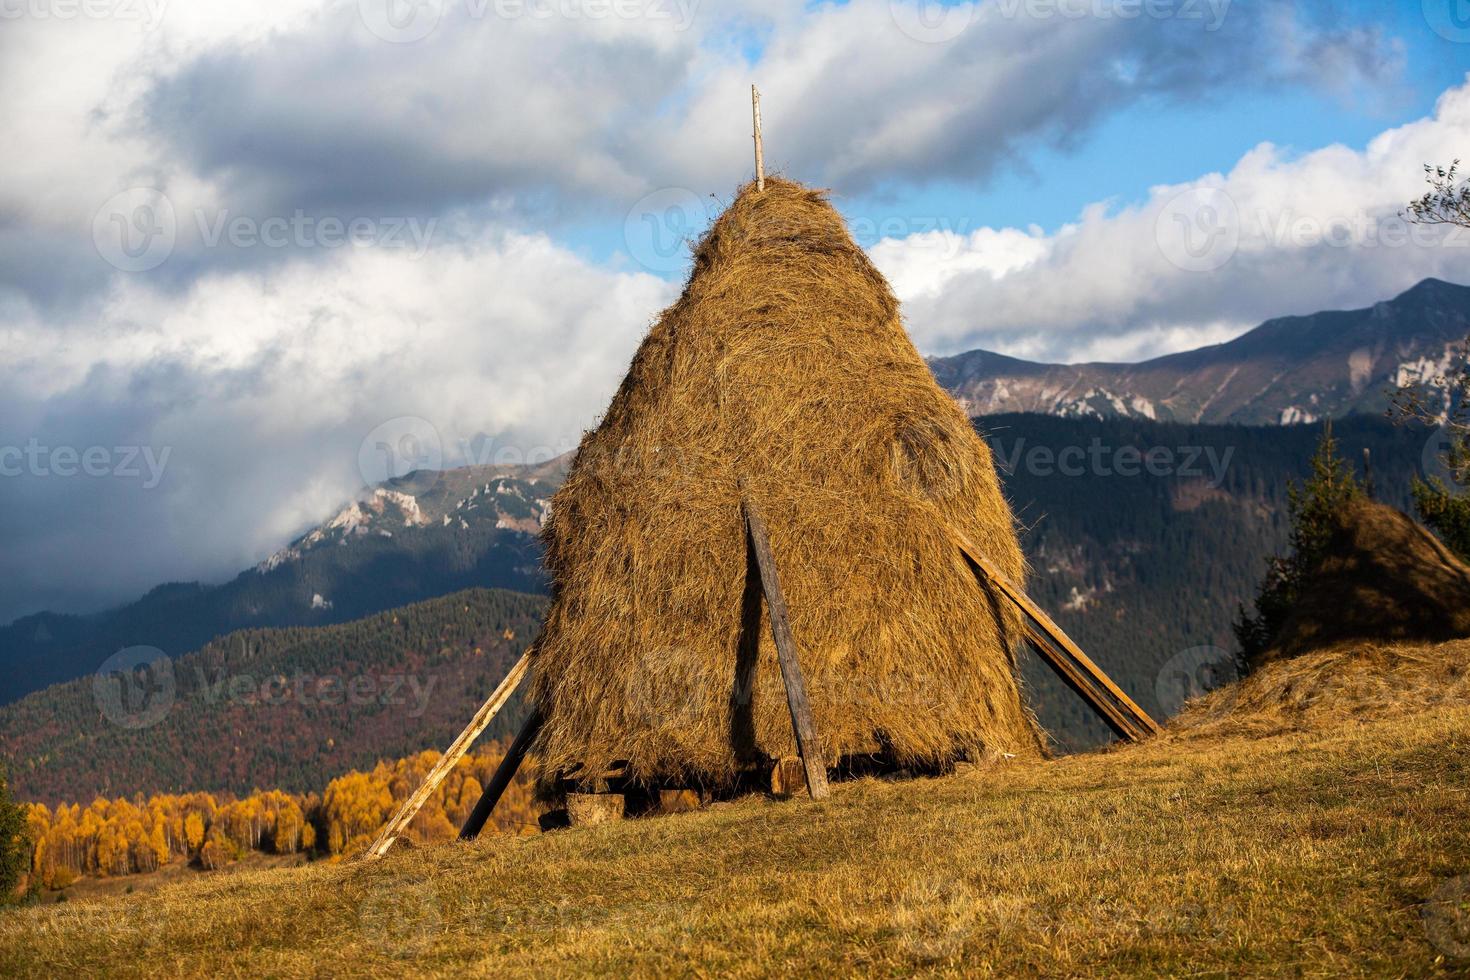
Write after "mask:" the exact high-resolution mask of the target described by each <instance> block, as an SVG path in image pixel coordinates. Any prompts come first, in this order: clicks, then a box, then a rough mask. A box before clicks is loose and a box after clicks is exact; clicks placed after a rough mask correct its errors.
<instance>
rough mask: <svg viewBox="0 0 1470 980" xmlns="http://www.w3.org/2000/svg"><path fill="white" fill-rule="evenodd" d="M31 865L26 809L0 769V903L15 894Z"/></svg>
mask: <svg viewBox="0 0 1470 980" xmlns="http://www.w3.org/2000/svg"><path fill="white" fill-rule="evenodd" d="M30 864H31V842H30V837H29V835H28V834H27V833H26V816H25V811H24V810H22V809H21V807H20V805H19V804H17V803H16V802H15V801H13V800H12V799H11V798H10V782H9V780H8V779H6V777H5V772H4V771H3V770H0V904H3V903H5V902H7V901H9V900H10V899H11V898H12V897H13V896H14V894H15V890H16V888H18V887H19V885H20V881H21V878H22V876H24V875H25V873H26V871H27V870H29V868H30Z"/></svg>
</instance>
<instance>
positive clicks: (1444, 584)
mask: <svg viewBox="0 0 1470 980" xmlns="http://www.w3.org/2000/svg"><path fill="white" fill-rule="evenodd" d="M1464 636H1470V568H1467V567H1466V566H1465V565H1464V564H1463V563H1462V562H1460V561H1459V560H1458V559H1457V558H1456V557H1455V556H1454V555H1453V554H1452V553H1451V552H1450V551H1449V549H1447V548H1446V547H1445V546H1444V544H1443V543H1441V542H1440V541H1439V539H1438V538H1436V537H1434V535H1432V534H1430V533H1429V532H1428V531H1426V530H1425V529H1424V528H1422V527H1420V526H1419V525H1418V524H1416V523H1415V522H1414V521H1413V520H1412V519H1411V518H1410V517H1409V516H1408V515H1406V514H1404V513H1402V512H1401V511H1398V510H1395V509H1394V508H1392V507H1387V506H1385V505H1383V504H1377V503H1372V502H1369V501H1361V502H1359V503H1355V504H1353V505H1351V506H1349V507H1346V508H1344V509H1343V511H1342V512H1341V513H1339V514H1338V515H1337V518H1336V522H1335V527H1334V528H1333V531H1332V535H1331V538H1330V539H1329V541H1328V545H1327V550H1326V557H1325V558H1324V559H1323V561H1322V564H1321V566H1320V567H1319V569H1318V571H1317V573H1316V574H1315V575H1313V576H1312V578H1311V580H1310V581H1309V582H1308V583H1307V584H1306V586H1305V587H1304V589H1303V591H1302V595H1301V596H1300V598H1299V599H1298V600H1297V605H1296V606H1295V607H1294V608H1293V609H1292V612H1291V614H1290V615H1289V616H1288V618H1287V620H1286V622H1285V623H1283V624H1282V628H1281V631H1280V633H1279V634H1278V636H1277V637H1276V640H1275V642H1274V643H1273V645H1272V648H1271V649H1270V650H1268V651H1267V652H1266V653H1265V654H1264V655H1263V656H1262V660H1273V659H1281V658H1286V657H1293V656H1298V655H1300V654H1302V653H1305V652H1307V651H1309V650H1316V649H1320V648H1322V647H1326V646H1330V645H1333V644H1338V643H1342V642H1345V641H1352V640H1365V641H1375V642H1384V643H1387V642H1391V641H1405V640H1426V641H1441V640H1450V639H1455V638H1458V637H1464Z"/></svg>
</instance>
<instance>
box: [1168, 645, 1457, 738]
mask: <svg viewBox="0 0 1470 980" xmlns="http://www.w3.org/2000/svg"><path fill="white" fill-rule="evenodd" d="M1445 704H1470V640H1454V641H1451V642H1449V643H1439V644H1413V643H1397V644H1378V643H1361V642H1354V643H1344V644H1338V645H1335V646H1332V647H1329V648H1327V649H1323V650H1314V651H1312V652H1309V653H1305V654H1302V655H1300V656H1297V657H1292V658H1288V659H1282V660H1274V661H1271V662H1269V663H1265V664H1263V665H1262V666H1261V667H1260V668H1258V669H1257V670H1255V671H1254V672H1252V673H1251V674H1248V675H1247V676H1246V677H1245V678H1244V679H1243V680H1241V681H1239V682H1237V683H1235V684H1231V685H1230V686H1228V687H1225V688H1221V689H1220V690H1218V691H1213V692H1211V693H1210V694H1208V695H1206V696H1204V697H1202V698H1198V699H1196V700H1194V701H1192V702H1190V703H1189V704H1188V705H1187V706H1186V707H1185V709H1184V710H1183V711H1181V712H1180V713H1179V714H1178V715H1176V716H1175V717H1174V718H1173V719H1171V720H1170V722H1169V727H1168V729H1167V731H1168V733H1169V735H1170V736H1177V737H1183V738H1197V737H1201V736H1215V735H1227V736H1228V735H1253V736H1267V735H1276V734H1279V733H1281V732H1285V731H1299V730H1311V729H1318V728H1326V727H1331V726H1334V725H1340V724H1342V723H1344V722H1348V721H1359V722H1362V721H1370V720H1372V719H1375V718H1386V717H1392V716H1395V715H1402V714H1412V713H1415V712H1419V711H1424V710H1428V709H1430V708H1433V707H1436V706H1438V705H1445Z"/></svg>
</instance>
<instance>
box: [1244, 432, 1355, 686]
mask: <svg viewBox="0 0 1470 980" xmlns="http://www.w3.org/2000/svg"><path fill="white" fill-rule="evenodd" d="M1311 466H1312V472H1311V476H1310V477H1308V478H1307V481H1306V482H1305V483H1304V484H1300V485H1299V484H1297V483H1296V482H1295V481H1293V482H1292V484H1291V485H1290V486H1289V487H1288V489H1287V514H1288V515H1289V517H1290V520H1291V538H1290V542H1289V547H1288V552H1287V554H1286V555H1285V556H1284V557H1276V558H1272V559H1271V561H1270V562H1269V564H1268V565H1267V568H1266V577H1265V580H1264V581H1263V582H1262V583H1261V588H1260V591H1259V592H1258V593H1257V594H1256V602H1255V608H1256V611H1255V615H1254V616H1251V615H1250V614H1248V613H1247V612H1246V609H1245V606H1244V605H1241V606H1240V607H1239V613H1238V615H1237V618H1236V621H1235V638H1236V640H1237V641H1238V642H1239V643H1240V648H1241V651H1240V665H1239V666H1240V668H1241V671H1242V673H1244V672H1245V671H1246V670H1248V669H1249V668H1250V667H1251V666H1252V665H1254V664H1255V662H1256V661H1257V660H1258V659H1259V657H1260V655H1261V654H1263V653H1265V652H1266V650H1268V649H1269V648H1270V646H1271V641H1272V640H1274V639H1275V638H1276V634H1277V633H1278V632H1279V631H1280V629H1281V625H1282V623H1284V622H1285V621H1286V617H1287V615H1288V614H1290V612H1291V609H1292V607H1293V606H1295V605H1296V602H1297V598H1298V597H1299V596H1300V595H1301V587H1302V584H1303V583H1304V582H1305V581H1307V580H1308V579H1309V578H1310V577H1311V576H1312V575H1313V574H1314V573H1315V572H1316V570H1317V566H1318V565H1319V564H1321V562H1322V557H1323V553H1324V551H1325V550H1326V547H1327V541H1328V539H1329V538H1330V537H1331V535H1332V528H1333V523H1334V518H1335V517H1336V515H1337V514H1338V513H1339V512H1340V511H1341V510H1342V509H1343V507H1345V506H1346V505H1347V504H1349V503H1351V502H1352V501H1354V500H1356V499H1358V498H1360V497H1362V496H1363V485H1362V484H1361V483H1360V482H1359V481H1358V478H1357V476H1356V474H1354V473H1353V470H1352V467H1351V466H1350V465H1349V464H1348V462H1347V461H1346V460H1344V459H1343V458H1342V457H1340V456H1339V455H1338V454H1337V439H1336V438H1334V437H1333V435H1332V422H1331V421H1330V420H1329V421H1328V422H1327V423H1326V424H1325V426H1324V427H1323V430H1322V439H1321V440H1320V441H1319V442H1318V443H1317V451H1316V452H1315V453H1314V454H1313V455H1312V464H1311Z"/></svg>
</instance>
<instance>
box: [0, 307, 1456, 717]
mask: <svg viewBox="0 0 1470 980" xmlns="http://www.w3.org/2000/svg"><path fill="white" fill-rule="evenodd" d="M1467 331H1470V288H1466V287H1462V286H1455V285H1451V284H1449V283H1445V282H1441V281H1438V280H1426V281H1424V282H1422V283H1420V284H1419V285H1418V286H1416V287H1414V288H1413V289H1410V290H1409V291H1407V292H1405V293H1403V294H1402V295H1400V296H1398V297H1396V298H1395V299H1393V300H1390V301H1388V302H1386V303H1380V304H1378V305H1377V306H1375V307H1373V308H1371V309H1368V310H1357V311H1350V312H1341V313H1320V314H1316V315H1314V316H1309V317H1292V318H1285V319H1281V320H1273V321H1270V322H1268V323H1266V324H1263V325H1261V326H1260V327H1258V328H1257V329H1255V330H1253V331H1251V332H1250V333H1248V334H1246V335H1244V336H1243V337H1241V338H1239V339H1238V340H1236V341H1232V342H1230V343H1227V344H1221V345H1218V346H1215V347H1208V348H1202V349H1201V350H1198V351H1191V352H1188V353H1185V354H1178V355H1171V356H1170V357H1165V358H1159V359H1156V360H1154V361H1149V362H1145V363H1143V364H1139V365H1097V364H1094V365H1074V366H1063V365H1035V364H1027V363H1026V362H1023V361H1018V360H1015V359H1010V358H1001V357H999V355H993V354H988V353H985V352H979V351H977V352H972V353H970V354H964V355H960V356H958V357H954V358H944V359H938V360H934V361H931V364H932V365H933V369H934V372H935V375H936V377H937V378H939V380H940V381H941V382H942V383H943V384H945V385H946V387H948V388H949V389H950V390H951V391H952V392H953V393H954V394H955V395H956V397H957V398H959V399H960V400H961V401H962V402H964V403H965V404H966V405H968V406H969V407H970V408H971V409H972V411H975V412H981V411H983V412H985V413H986V414H987V415H988V417H987V418H985V419H982V420H980V422H979V424H980V426H981V428H982V430H984V431H986V432H987V433H988V435H989V437H990V439H991V440H992V445H993V446H994V447H995V448H996V450H997V458H998V460H999V461H1000V466H1001V469H1002V471H1003V473H1002V479H1003V481H1004V482H1005V485H1006V490H1007V493H1008V495H1009V497H1010V499H1011V500H1012V502H1013V504H1014V506H1015V508H1016V510H1017V513H1018V515H1019V517H1020V518H1021V520H1022V521H1023V522H1024V523H1025V525H1026V528H1027V530H1026V533H1025V535H1024V538H1023V543H1024V545H1025V547H1026V550H1027V553H1028V555H1029V556H1030V558H1031V560H1032V563H1033V565H1034V567H1036V568H1037V570H1038V572H1039V573H1040V574H1038V576H1037V577H1036V579H1035V580H1034V582H1033V586H1032V588H1033V591H1034V592H1035V594H1036V595H1037V597H1038V598H1040V599H1043V600H1044V601H1045V602H1046V603H1047V604H1048V608H1052V609H1055V610H1056V615H1057V617H1058V618H1060V619H1062V620H1063V621H1064V625H1066V626H1068V628H1069V629H1076V630H1077V631H1078V632H1079V638H1081V639H1085V640H1086V641H1087V642H1089V643H1091V644H1093V646H1094V647H1096V648H1097V653H1098V656H1099V657H1100V658H1102V659H1106V658H1108V657H1111V656H1114V653H1113V651H1114V650H1116V651H1117V653H1116V655H1117V656H1119V657H1123V658H1125V659H1126V658H1128V657H1130V656H1132V657H1133V658H1134V659H1137V660H1138V670H1139V671H1141V673H1140V675H1139V678H1140V680H1141V681H1143V682H1147V683H1151V681H1148V677H1147V674H1148V670H1149V669H1150V667H1151V666H1152V665H1154V664H1155V661H1156V658H1157V657H1159V656H1162V655H1163V654H1164V653H1166V652H1168V651H1170V650H1177V649H1179V647H1178V644H1179V643H1180V642H1184V641H1185V640H1192V639H1196V638H1197V639H1199V640H1200V642H1203V643H1208V644H1213V645H1216V646H1225V645H1228V644H1229V643H1230V642H1231V637H1230V633H1229V614H1230V612H1231V611H1233V609H1234V604H1235V603H1236V602H1239V601H1242V600H1245V599H1246V598H1248V596H1249V594H1250V593H1251V591H1252V590H1253V588H1254V585H1255V582H1256V580H1257V579H1258V578H1259V574H1260V571H1261V569H1262V568H1263V567H1264V562H1265V559H1266V557H1267V555H1269V554H1270V553H1271V552H1272V551H1273V550H1274V549H1276V548H1279V547H1280V546H1281V543H1282V542H1283V541H1284V537H1285V524H1284V505H1285V486H1286V482H1287V480H1288V479H1291V478H1299V477H1300V476H1301V475H1302V473H1303V470H1304V467H1305V462H1306V459H1307V456H1308V455H1309V454H1310V451H1311V448H1312V445H1313V443H1314V442H1315V440H1316V438H1317V432H1316V428H1315V427H1311V426H1302V425H1286V426H1282V425H1280V423H1281V422H1283V421H1286V422H1304V421H1307V420H1308V419H1309V418H1312V417H1315V416H1317V415H1319V414H1320V415H1322V416H1349V415H1353V414H1354V413H1358V414H1362V413H1365V412H1371V413H1380V411H1381V408H1382V406H1383V404H1384V400H1385V398H1386V396H1385V394H1384V389H1385V388H1386V387H1387V386H1388V385H1390V384H1392V383H1394V382H1395V381H1397V380H1403V379H1406V378H1408V377H1412V376H1418V375H1420V374H1422V373H1424V372H1426V371H1431V370H1434V369H1435V368H1436V367H1437V366H1439V365H1441V364H1443V363H1444V362H1445V358H1446V357H1447V356H1448V353H1447V352H1449V351H1451V350H1452V347H1453V344H1454V343H1456V342H1457V341H1458V340H1460V339H1462V338H1463V336H1464V334H1465V333H1466V332H1467ZM1023 393H1024V397H1023ZM1001 408H1006V409H1010V410H1015V411H1017V412H1018V413H1022V414H1015V415H1010V416H1001V415H999V414H997V413H998V411H999V410H1000V409H1001ZM1036 413H1043V414H1036ZM1045 416H1051V417H1049V418H1048V417H1045ZM1151 416H1152V417H1151ZM1181 418H1183V419H1187V420H1188V422H1189V424H1183V423H1180V422H1179V421H1178V420H1179V419H1181ZM1200 419H1203V420H1204V421H1206V422H1229V423H1232V424H1231V425H1225V426H1220V425H1200V424H1198V420H1200ZM1241 423H1254V424H1253V425H1250V426H1247V427H1241V425H1240V424H1241ZM1340 435H1342V436H1343V437H1344V440H1345V445H1347V448H1349V449H1350V450H1352V451H1353V453H1354V454H1356V453H1358V452H1359V451H1360V450H1361V449H1362V448H1372V452H1373V459H1374V461H1375V464H1376V469H1377V470H1378V473H1379V474H1380V479H1379V483H1380V493H1381V494H1382V495H1384V497H1385V499H1387V500H1389V501H1390V502H1394V503H1398V504H1400V505H1403V504H1405V503H1406V501H1407V488H1408V482H1409V479H1410V478H1411V477H1412V476H1413V475H1414V474H1415V473H1417V472H1418V471H1419V469H1420V466H1421V464H1422V460H1423V458H1424V446H1425V442H1426V437H1425V434H1424V433H1420V432H1417V431H1414V430H1407V429H1395V428H1393V427H1391V426H1389V425H1388V424H1387V423H1385V422H1382V421H1381V419H1378V420H1375V419H1371V418H1369V419H1359V420H1356V421H1353V422H1351V423H1350V424H1347V425H1346V426H1345V427H1343V428H1341V429H1340ZM1349 440H1350V441H1351V444H1350V445H1348V442H1349ZM1095 445H1098V446H1103V447H1105V448H1106V450H1107V451H1108V452H1111V453H1117V452H1119V451H1123V450H1126V449H1127V448H1128V447H1132V448H1133V449H1135V450H1137V451H1140V452H1143V451H1147V450H1149V449H1153V448H1160V447H1163V448H1169V449H1171V450H1173V451H1178V457H1177V460H1176V461H1177V462H1178V463H1180V464H1184V463H1186V462H1191V461H1190V459H1189V454H1190V453H1196V454H1203V453H1204V451H1205V450H1209V451H1210V452H1213V453H1214V454H1215V456H1214V462H1215V463H1216V464H1219V468H1220V472H1219V473H1212V471H1211V469H1210V467H1209V466H1208V465H1206V464H1207V463H1209V459H1207V458H1206V457H1204V456H1202V455H1201V456H1198V457H1197V458H1195V459H1193V460H1192V463H1193V469H1192V470H1191V467H1190V466H1186V465H1180V466H1177V467H1176V468H1175V470H1173V471H1171V472H1169V473H1168V474H1166V475H1164V476H1158V477H1156V476H1152V475H1147V474H1145V475H1144V476H1141V477H1138V478H1128V477H1123V476H1119V475H1118V474H1117V473H1114V472H1111V471H1109V470H1107V469H1106V468H1104V469H1099V468H1097V467H1096V465H1093V466H1091V467H1085V468H1084V471H1083V472H1081V473H1078V474H1073V475H1067V474H1065V473H1059V472H1058V470H1057V467H1056V466H1055V465H1053V466H1051V467H1049V468H1047V467H1043V468H1038V467H1036V466H1035V465H1033V464H1034V459H1033V456H1032V455H1031V454H1033V453H1034V452H1036V451H1044V452H1047V453H1051V454H1052V456H1051V457H1050V458H1051V459H1053V460H1055V459H1056V458H1057V454H1058V453H1060V452H1062V451H1064V450H1067V449H1069V448H1071V447H1077V448H1086V449H1090V448H1091V447H1092V446H1095ZM567 462H568V461H567V459H566V458H561V459H558V460H554V461H551V462H549V463H545V464H542V465H540V466H534V467H513V466H471V467H464V468H460V469H453V470H447V471H443V472H418V473H411V474H408V475H407V476H405V477H403V478H401V479H398V480H392V481H389V482H387V483H385V484H383V485H381V486H376V487H370V488H366V489H365V490H364V491H363V492H362V493H361V494H360V495H359V496H358V497H357V498H356V499H353V500H350V501H347V502H345V503H344V504H343V505H342V506H341V508H340V509H339V510H338V511H337V512H336V513H335V514H331V515H329V516H328V517H327V519H326V520H324V521H323V522H322V523H321V524H320V525H318V526H317V527H315V528H312V529H309V530H308V531H306V532H305V533H303V534H301V535H300V536H299V537H297V538H296V539H295V540H294V541H291V542H289V543H287V544H285V545H284V546H283V547H282V548H281V549H280V550H278V551H277V552H276V553H275V554H272V555H270V556H269V557H267V558H266V559H265V560H263V561H261V562H260V563H259V564H258V565H257V566H256V567H254V568H250V569H247V570H245V571H243V572H241V573H240V574H238V575H237V576H236V577H235V578H233V579H231V580H229V581H227V582H224V583H222V584H218V585H207V584H200V583H175V584H168V585H161V586H159V587H157V588H155V589H154V590H152V591H151V592H149V593H148V594H147V595H145V596H143V597H142V598H140V599H138V600H136V601H134V602H131V603H128V604H126V605H123V606H120V607H118V608H116V609H113V610H108V611H105V612H100V613H96V614H92V615H85V616H76V615H60V614H54V613H39V614H36V615H32V616H27V617H24V618H22V619H20V620H17V621H15V622H14V623H12V624H10V625H9V626H6V627H3V628H0V663H3V664H4V666H5V669H4V670H3V671H0V704H4V703H8V702H13V701H15V700H16V699H18V698H21V697H23V696H24V695H26V694H28V693H31V692H34V691H39V690H41V689H43V688H46V687H47V686H48V685H52V684H56V683H60V682H64V681H69V680H71V679H73V678H77V677H82V676H84V675H87V674H90V673H92V672H94V671H95V670H97V668H98V667H99V666H100V665H101V664H102V663H103V662H104V661H105V660H107V658H108V657H110V656H112V655H113V654H115V653H116V652H117V651H119V650H122V649H124V648H128V647H134V646H140V645H142V646H151V647H156V648H158V649H159V650H161V651H163V652H164V653H166V654H168V655H169V656H171V657H178V656H181V655H183V654H186V653H189V652H191V651H195V650H199V649H200V648H202V647H204V646H205V645H206V644H208V643H210V642H211V641H212V640H214V639H215V638H217V637H221V636H224V635H225V634H229V633H231V632H232V631H239V630H250V629H256V628H265V627H276V628H286V627H303V626H305V627H320V626H329V625H331V624H335V623H346V622H349V621H352V620H358V619H361V618H363V617H368V616H373V615H375V614H378V613H381V612H383V611H385V610H391V609H394V608H396V607H400V606H403V605H406V604H408V603H413V602H420V601H423V600H427V599H432V598H434V597H438V596H444V595H447V594H449V593H452V592H456V591H459V590H463V589H470V588H486V587H488V588H502V589H511V590H515V591H519V592H528V593H541V592H544V590H545V587H546V581H545V578H544V575H543V572H542V570H541V567H540V550H539V543H538V541H537V539H536V532H537V531H538V530H539V528H540V526H541V524H542V522H543V521H544V520H545V516H546V513H547V508H548V506H549V501H550V498H551V495H552V494H553V493H554V491H555V489H556V487H557V486H558V485H559V483H560V481H561V479H562V477H563V476H564V472H565V466H566V464H567ZM1242 481H1243V482H1242ZM1196 539H1197V540H1209V541H1212V542H1214V544H1213V545H1212V547H1213V549H1214V550H1213V553H1211V554H1208V555H1207V554H1203V553H1201V552H1199V550H1198V549H1197V548H1196V546H1195V544H1196V543H1197V540H1196ZM1189 563H1194V564H1189ZM1183 569H1187V572H1188V573H1187V574H1185V573H1184V572H1183V571H1182V570H1183ZM1181 575H1182V576H1183V577H1181ZM1171 582H1172V583H1176V585H1177V587H1173V591H1171V586H1169V585H1168V584H1167V583H1171ZM1161 583H1163V584H1161ZM1185 583H1188V585H1187V587H1188V588H1189V589H1190V590H1194V591H1195V592H1196V593H1197V594H1200V595H1207V596H1208V601H1204V600H1202V601H1201V603H1199V604H1197V606H1198V608H1194V609H1192V610H1191V609H1181V610H1180V611H1179V618H1178V619H1177V620H1171V619H1169V616H1170V615H1172V613H1171V612H1170V610H1173V609H1174V603H1173V601H1172V599H1171V598H1170V597H1171V596H1175V595H1179V594H1181V593H1180V592H1179V591H1178V590H1179V589H1181V588H1185ZM1201 610H1204V611H1201ZM1138 617H1143V620H1145V621H1148V622H1150V623H1152V624H1154V625H1153V626H1151V627H1150V629H1151V630H1152V632H1150V633H1149V634H1148V636H1147V638H1146V639H1145V640H1142V641H1140V640H1139V639H1138V637H1139V633H1138V631H1137V630H1136V629H1135V626H1136V624H1137V622H1138ZM1145 648H1147V649H1145ZM1129 651H1132V652H1131V653H1130V652H1129ZM1128 669H1129V670H1131V669H1132V668H1131V667H1130V668H1128ZM1047 683H1048V681H1047V680H1046V679H1045V678H1044V677H1043V678H1042V679H1040V680H1039V681H1038V684H1039V685H1042V687H1043V688H1044V686H1045V685H1046V684H1047ZM1039 690H1040V689H1039ZM1069 724H1070V723H1069ZM1087 724H1088V722H1087V720H1086V719H1085V718H1083V719H1077V720H1076V725H1077V726H1079V731H1080V730H1082V729H1085V728H1086V726H1087Z"/></svg>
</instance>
